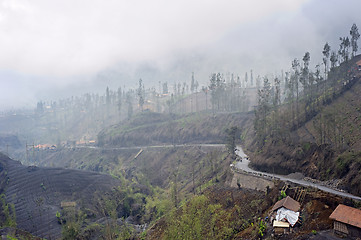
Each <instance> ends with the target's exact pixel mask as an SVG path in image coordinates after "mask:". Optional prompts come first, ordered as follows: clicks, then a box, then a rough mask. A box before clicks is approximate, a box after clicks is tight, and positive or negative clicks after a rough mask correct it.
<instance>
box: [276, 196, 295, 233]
mask: <svg viewBox="0 0 361 240" xmlns="http://www.w3.org/2000/svg"><path fill="white" fill-rule="evenodd" d="M300 207H301V205H300V203H299V202H297V201H296V200H294V199H293V198H291V197H289V196H287V197H285V198H283V199H281V200H279V201H278V202H276V203H275V205H274V206H273V207H272V210H271V220H272V221H273V223H272V226H273V230H274V233H275V234H284V233H288V232H290V231H291V230H292V228H291V227H293V226H294V225H295V224H296V223H297V222H298V218H299V215H300V213H299V210H300Z"/></svg>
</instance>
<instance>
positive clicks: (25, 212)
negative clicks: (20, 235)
mask: <svg viewBox="0 0 361 240" xmlns="http://www.w3.org/2000/svg"><path fill="white" fill-rule="evenodd" d="M0 163H1V165H2V168H1V169H2V171H6V173H7V175H6V176H5V178H6V179H1V180H2V182H5V183H7V184H6V188H5V195H6V201H7V202H8V203H10V204H14V206H15V211H16V222H17V228H19V229H22V230H25V231H28V232H30V233H31V234H33V235H35V236H39V237H44V238H47V239H58V238H60V237H61V225H60V224H59V223H58V219H57V217H56V213H57V211H59V212H61V204H62V203H63V204H64V203H65V202H75V203H76V208H77V209H86V210H87V211H88V212H92V213H93V215H92V216H93V217H92V219H91V221H93V222H95V221H97V220H99V219H100V218H102V217H103V216H102V212H101V209H99V204H97V201H98V200H99V198H100V197H101V196H103V195H104V194H106V193H107V192H110V191H111V190H112V188H113V187H117V186H120V182H119V181H118V180H116V179H114V178H112V177H110V176H108V175H105V174H99V173H95V172H89V171H79V170H69V169H61V168H38V167H34V166H30V167H27V166H23V165H22V164H21V163H20V162H17V161H14V160H11V159H10V158H8V157H6V156H5V155H1V154H0ZM1 176H3V174H1ZM3 178H4V177H3Z"/></svg>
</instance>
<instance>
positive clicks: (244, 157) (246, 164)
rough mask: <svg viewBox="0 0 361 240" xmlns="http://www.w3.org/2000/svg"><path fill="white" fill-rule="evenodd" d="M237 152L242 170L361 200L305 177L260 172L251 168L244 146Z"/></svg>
mask: <svg viewBox="0 0 361 240" xmlns="http://www.w3.org/2000/svg"><path fill="white" fill-rule="evenodd" d="M236 154H237V155H238V156H240V157H241V158H242V162H240V161H238V162H237V163H236V164H235V167H236V168H238V169H240V170H243V171H245V172H248V173H252V174H257V175H260V176H267V177H272V178H277V179H279V180H281V181H290V182H293V183H296V184H299V185H302V186H306V187H314V188H318V189H320V190H322V191H325V192H328V193H332V194H335V195H338V196H341V197H347V198H352V199H355V200H359V201H361V197H359V196H355V195H352V194H350V193H346V192H341V191H338V190H335V189H332V188H329V187H326V186H323V185H320V184H317V183H313V182H309V181H305V180H303V179H294V178H290V177H289V176H285V175H278V174H271V173H266V172H260V171H256V170H253V169H251V168H250V167H249V163H250V161H249V158H248V156H247V155H246V154H245V153H244V152H243V149H242V147H240V146H237V150H236Z"/></svg>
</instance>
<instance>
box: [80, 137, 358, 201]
mask: <svg viewBox="0 0 361 240" xmlns="http://www.w3.org/2000/svg"><path fill="white" fill-rule="evenodd" d="M224 146H225V145H224V144H180V145H172V144H168V145H157V146H136V147H96V146H77V148H92V149H102V150H126V149H139V150H140V149H151V148H170V147H224ZM236 154H237V155H238V156H240V157H242V159H243V160H242V162H237V163H236V165H235V167H236V168H238V169H240V170H243V171H245V172H249V173H254V174H259V175H265V176H269V177H274V178H278V179H280V180H282V181H290V182H293V183H297V184H299V185H302V186H306V187H315V188H318V189H320V190H322V191H325V192H329V193H332V194H335V195H339V196H342V197H347V198H352V199H356V200H360V201H361V197H358V196H354V195H352V194H349V193H346V192H341V191H337V190H335V189H332V188H328V187H326V186H322V185H319V184H317V183H313V182H308V181H305V180H299V179H293V178H290V177H288V176H285V175H278V174H271V173H266V172H260V171H256V170H253V169H251V168H250V167H249V163H250V161H249V159H248V157H247V155H246V154H245V153H244V152H243V149H242V148H241V147H240V146H237V150H236Z"/></svg>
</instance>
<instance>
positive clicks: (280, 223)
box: [273, 220, 290, 228]
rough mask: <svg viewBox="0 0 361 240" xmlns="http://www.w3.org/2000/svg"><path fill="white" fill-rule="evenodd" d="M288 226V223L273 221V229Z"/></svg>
mask: <svg viewBox="0 0 361 240" xmlns="http://www.w3.org/2000/svg"><path fill="white" fill-rule="evenodd" d="M289 226H290V224H289V223H288V222H282V221H276V220H274V221H273V227H282V228H288V227H289Z"/></svg>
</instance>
